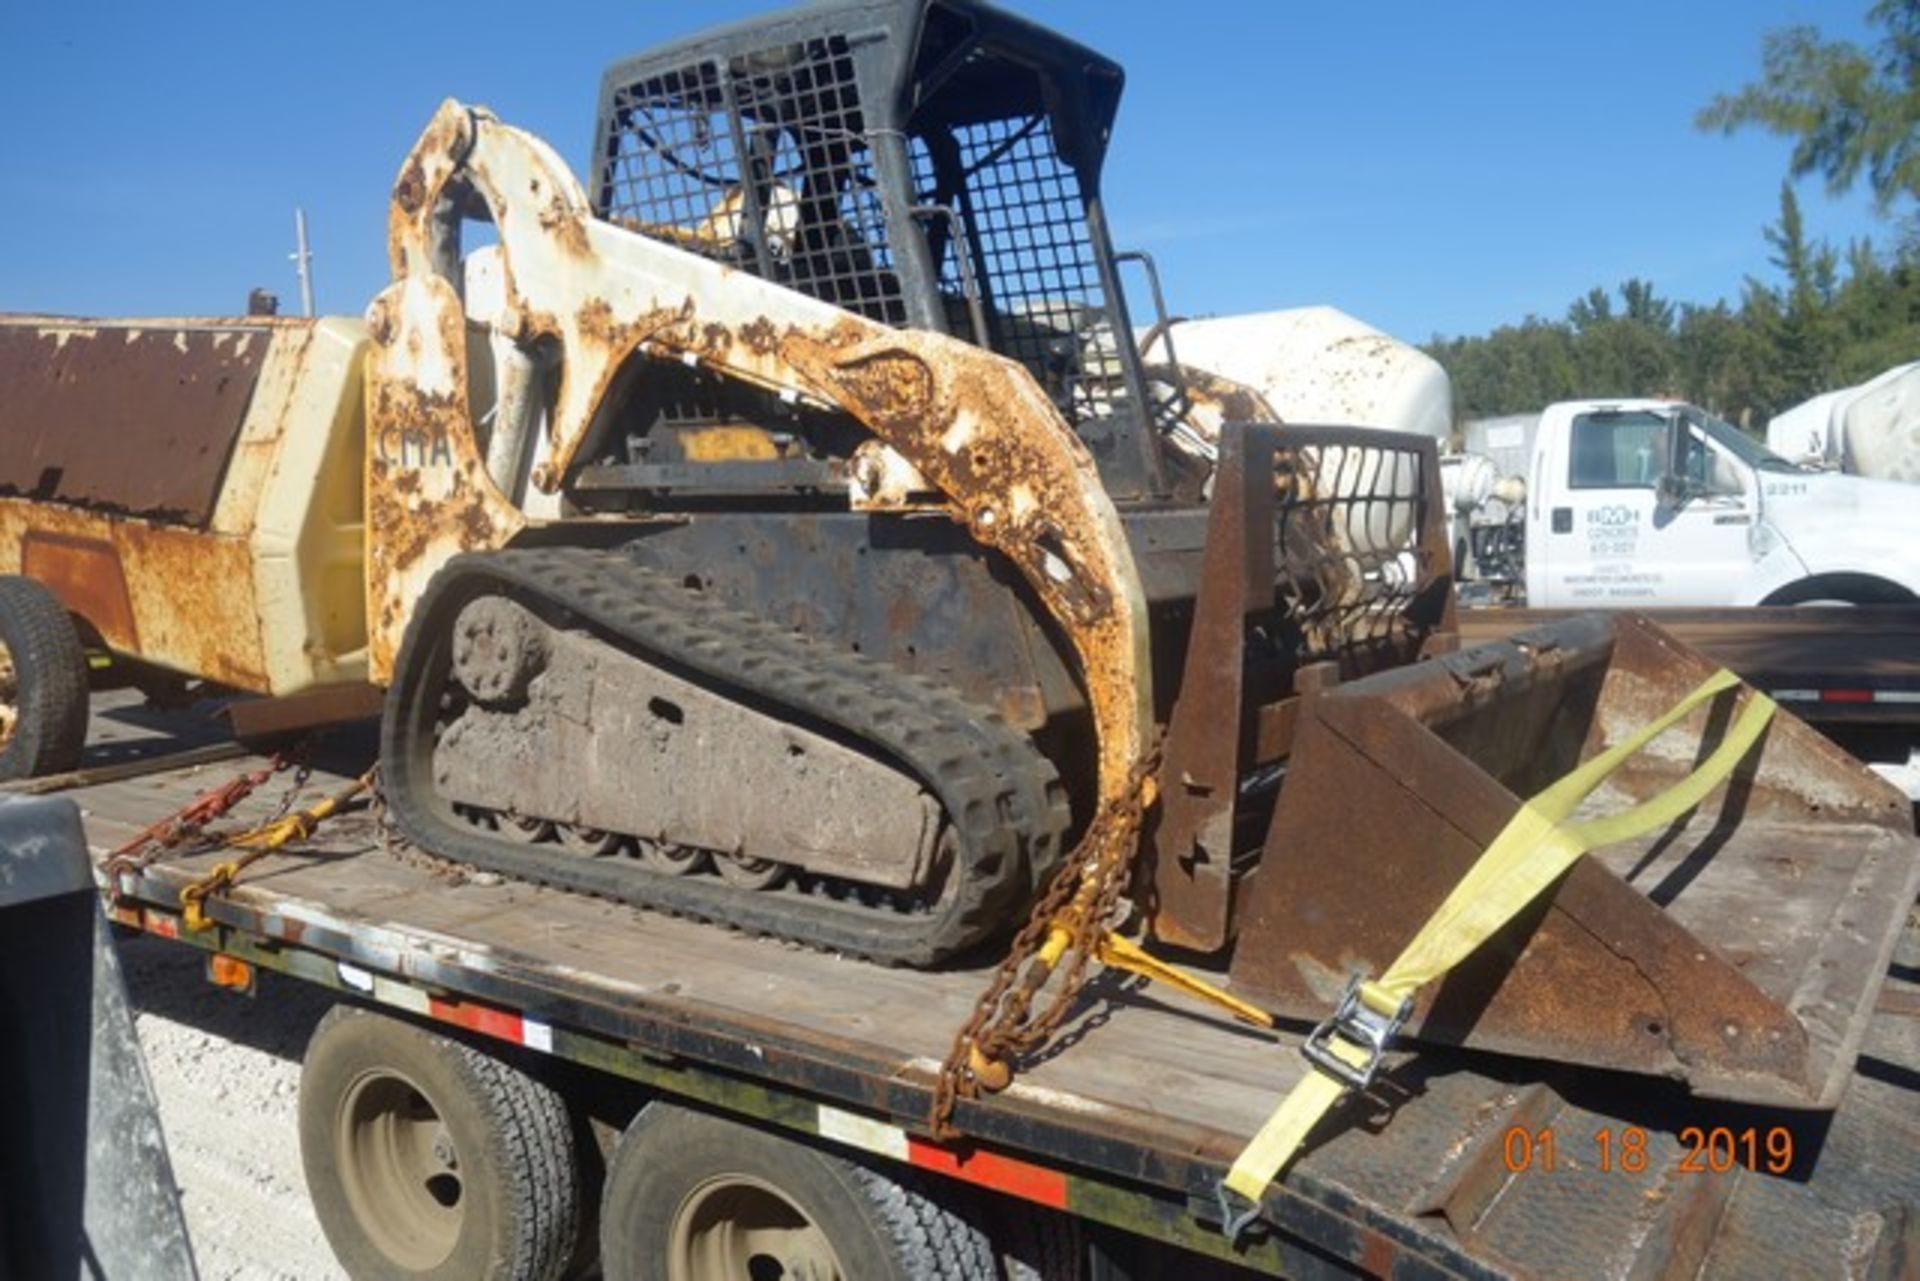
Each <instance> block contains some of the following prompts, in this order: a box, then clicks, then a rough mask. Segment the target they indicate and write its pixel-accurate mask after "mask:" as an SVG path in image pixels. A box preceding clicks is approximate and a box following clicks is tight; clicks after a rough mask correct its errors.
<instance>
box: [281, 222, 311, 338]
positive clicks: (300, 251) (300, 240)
mask: <svg viewBox="0 0 1920 1281" xmlns="http://www.w3.org/2000/svg"><path fill="white" fill-rule="evenodd" d="M293 242H294V245H295V248H294V251H293V252H292V253H291V254H289V255H287V256H288V257H290V258H292V259H293V265H294V267H295V269H296V270H298V271H299V273H300V313H301V314H302V315H304V316H311V315H312V314H313V254H312V253H311V252H309V251H308V249H307V211H306V210H304V209H302V208H300V207H299V206H298V205H295V206H294V209H293Z"/></svg>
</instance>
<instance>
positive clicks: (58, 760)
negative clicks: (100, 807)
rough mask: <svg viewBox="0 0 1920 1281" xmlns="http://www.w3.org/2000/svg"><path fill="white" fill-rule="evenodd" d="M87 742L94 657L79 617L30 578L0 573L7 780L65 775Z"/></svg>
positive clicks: (0, 739) (1, 748)
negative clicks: (84, 641) (89, 679)
mask: <svg viewBox="0 0 1920 1281" xmlns="http://www.w3.org/2000/svg"><path fill="white" fill-rule="evenodd" d="M86 744H87V655H86V651H85V650H83V649H82V648H81V647H80V634H79V632H77V631H76V630H75V629H74V626H73V619H72V617H71V616H69V615H68V613H67V608H66V606H64V605H62V604H61V603H60V602H59V600H58V599H57V598H56V597H55V596H54V594H53V593H52V592H50V591H48V590H47V589H46V587H45V586H43V585H42V584H40V583H39V582H36V581H35V580H33V579H31V578H21V577H19V576H18V575H13V574H7V575H0V781H5V780H8V779H17V778H33V777H35V776H37V775H40V774H58V773H61V772H63V771H65V770H70V769H74V768H75V767H77V766H78V765H79V764H80V753H81V751H82V749H84V748H85V747H86Z"/></svg>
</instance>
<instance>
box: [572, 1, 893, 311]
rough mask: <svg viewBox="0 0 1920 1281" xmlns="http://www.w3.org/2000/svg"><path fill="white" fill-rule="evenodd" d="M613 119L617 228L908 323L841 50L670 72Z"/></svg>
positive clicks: (608, 182) (820, 44)
mask: <svg viewBox="0 0 1920 1281" xmlns="http://www.w3.org/2000/svg"><path fill="white" fill-rule="evenodd" d="M612 107H613V110H612V113H611V117H610V124H609V134H608V137H607V138H606V139H605V148H604V153H603V155H604V161H603V163H604V166H605V167H604V169H603V171H602V182H601V192H602V205H603V209H602V213H603V216H604V217H606V218H607V219H608V220H609V221H612V222H616V223H619V224H621V225H623V226H626V227H629V228H631V229H633V230H635V231H640V232H643V233H645V234H647V235H651V236H655V237H658V238H660V239H663V240H667V241H670V242H671V243H674V244H677V245H679V246H680V247H682V248H684V249H689V250H692V251H693V252H695V253H699V254H703V255H705V256H706V257H709V258H713V259H717V260H719V261H721V262H726V263H729V264H731V265H734V266H738V267H743V268H746V269H747V270H750V271H753V272H754V273H755V274H757V275H760V276H764V277H765V278H767V279H769V280H774V281H777V282H779V283H780V284H783V285H786V286H789V287H791V288H794V289H798V290H801V291H802V292H804V293H808V294H811V295H813V296H814V297H816V298H820V299H822V300H824V301H826V302H831V303H833V304H835V305H836V306H840V307H845V308H847V309H848V310H851V311H857V312H860V313H861V314H863V315H866V316H868V317H871V318H872V319H874V320H879V321H882V322H885V323H887V324H902V323H904V322H905V320H906V309H905V307H904V306H903V305H902V302H901V289H900V280H899V277H898V276H897V275H896V274H895V273H894V271H893V257H892V253H891V250H890V247H889V244H888V238H887V225H886V221H885V218H884V216H883V214H882V210H881V203H880V197H879V193H878V191H877V190H876V188H875V184H874V176H873V170H872V164H871V158H870V156H869V154H868V150H867V144H866V139H865V137H864V136H863V130H864V128H865V125H864V122H863V120H862V117H861V111H860V101H859V93H858V90H857V86H856V84H855V75H854V63H853V58H852V57H851V55H850V54H849V53H848V51H847V46H846V41H845V40H844V39H841V38H840V37H831V38H827V39H822V40H812V41H808V42H806V43H804V44H795V45H789V46H786V47H784V48H781V49H776V50H771V51H767V52H764V53H760V54H754V55H750V56H747V57H743V58H736V59H733V60H732V62H731V63H730V64H729V66H728V67H727V68H723V67H721V66H720V65H718V64H708V65H705V66H700V67H691V68H686V69H684V70H679V71H671V72H667V73H664V74H661V75H657V76H654V77H651V78H649V79H645V80H641V81H638V82H636V83H634V84H631V85H628V86H626V87H624V88H622V89H620V90H618V91H616V92H615V94H614V97H613V104H612ZM730 108H731V109H730ZM736 113H737V114H736Z"/></svg>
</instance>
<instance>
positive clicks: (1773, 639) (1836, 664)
mask: <svg viewBox="0 0 1920 1281" xmlns="http://www.w3.org/2000/svg"><path fill="white" fill-rule="evenodd" d="M1579 612H1580V611H1579V610H1572V609H1508V608H1502V607H1498V606H1486V607H1481V608H1473V609H1466V608H1463V609H1461V610H1460V611H1459V623H1460V641H1461V644H1463V645H1477V644H1480V643H1481V642H1483V641H1489V640H1499V639H1500V638H1502V637H1505V636H1511V635H1512V634H1513V633H1515V632H1518V631H1524V630H1526V629H1528V628H1533V627H1540V626H1544V625H1546V624H1548V623H1553V622H1556V621H1558V620H1560V619H1563V618H1572V617H1573V616H1575V615H1576V614H1578V613H1579ZM1640 612H1641V613H1643V614H1644V615H1645V616H1646V617H1647V618H1648V619H1650V620H1651V621H1653V622H1655V623H1658V624H1659V625H1660V626H1661V628H1662V629H1664V630H1665V631H1666V632H1667V633H1668V634H1669V635H1671V636H1672V637H1673V638H1674V639H1676V640H1678V641H1681V642H1682V643H1684V644H1686V645H1688V646H1691V647H1692V648H1694V649H1697V650H1699V651H1700V652H1701V653H1702V654H1705V655H1706V656H1707V657H1709V658H1711V659H1713V660H1715V661H1716V662H1719V663H1724V664H1725V665H1726V666H1727V667H1729V668H1731V669H1732V670H1734V671H1735V672H1738V673H1739V674H1740V677H1741V679H1742V680H1745V681H1746V682H1747V683H1748V684H1750V685H1755V686H1758V687H1759V688H1760V689H1763V690H1765V691H1766V692H1767V693H1768V694H1769V695H1770V696H1771V697H1772V698H1773V699H1775V700H1776V701H1777V702H1779V703H1780V704H1781V705H1782V706H1784V707H1786V708H1787V709H1788V710H1789V711H1791V712H1793V713H1794V715H1796V716H1798V717H1800V719H1802V720H1804V721H1807V722H1809V723H1811V724H1815V725H1818V726H1820V727H1821V728H1822V729H1826V730H1829V731H1834V730H1839V731H1845V730H1850V729H1865V728H1869V727H1879V728H1889V729H1894V728H1897V729H1902V730H1904V731H1905V732H1906V736H1907V737H1908V738H1912V737H1913V736H1914V734H1915V732H1916V731H1920V605H1869V606H1860V607H1853V606H1846V605H1836V606H1778V607H1771V606H1770V607H1754V608H1747V609H1649V610H1642V611H1640Z"/></svg>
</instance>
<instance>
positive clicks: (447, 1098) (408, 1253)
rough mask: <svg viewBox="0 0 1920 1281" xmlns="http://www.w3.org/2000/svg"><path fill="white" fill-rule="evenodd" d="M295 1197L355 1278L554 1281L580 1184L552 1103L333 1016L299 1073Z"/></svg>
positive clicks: (455, 1056) (360, 1015)
mask: <svg viewBox="0 0 1920 1281" xmlns="http://www.w3.org/2000/svg"><path fill="white" fill-rule="evenodd" d="M300 1157H301V1163H302V1165H304V1166H305V1168H306V1174H307V1191H308V1194H309V1196H310V1197H311V1198H312V1200H313V1207H314V1210H315V1212H316V1213H317V1215H318V1216H319V1219H320V1226H321V1228H322V1229H324V1230H325V1232H326V1234H327V1242H328V1244H330V1245H331V1246H332V1247H333V1252H334V1254H335V1255H336V1256H338V1258H339V1260H340V1263H341V1265H342V1266H343V1267H345V1268H346V1270H347V1272H348V1273H349V1274H350V1275H352V1276H354V1277H417V1278H445V1281H464V1279H466V1278H490V1279H496V1281H554V1279H555V1278H558V1277H559V1276H560V1275H561V1274H562V1273H563V1272H564V1271H565V1269H566V1267H567V1264H568V1262H569V1261H570V1260H571V1259H572V1258H573V1255H574V1251H575V1248H576V1246H577V1244H578V1237H579V1233H580V1219H581V1199H582V1198H581V1192H580V1184H581V1176H580V1166H579V1162H578V1161H577V1160H576V1154H575V1152H574V1145H573V1127H572V1125H571V1123H570V1122H569V1120H568V1115H567V1109H566V1105H565V1104H564V1103H562V1102H561V1099H560V1096H559V1095H557V1094H555V1093H554V1092H553V1091H552V1090H550V1089H548V1088H547V1087H546V1086H544V1085H541V1084H540V1083H539V1082H537V1081H535V1080H533V1079H532V1078H531V1077H529V1076H527V1075H526V1074H525V1073H523V1072H520V1071H519V1070H517V1069H516V1068H513V1067H511V1066H509V1065H508V1064H506V1063H503V1062H501V1061H500V1060H499V1059H496V1058H493V1057H491V1056H490V1055H487V1054H483V1053H481V1052H480V1051H479V1050H476V1049H473V1048H471V1047H469V1046H465V1045H461V1044H460V1043H458V1042H456V1041H451V1040H448V1039H447V1038H446V1037H443V1036H439V1035H437V1034H435V1033H433V1032H429V1031H426V1030H425V1029H422V1028H417V1027H414V1026H413V1025H412V1024H409V1023H403V1022H401V1021H400V1020H398V1019H394V1018H389V1017H387V1016H385V1015H382V1014H375V1013H372V1012H371V1011H367V1010H361V1009H357V1008H355V1007H353V1006H346V1005H340V1006H335V1007H334V1008H333V1009H332V1010H331V1011H329V1012H328V1014H327V1016H326V1017H325V1018H323V1019H321V1020H320V1025H319V1026H318V1027H316V1028H315V1029H314V1033H313V1039H312V1040H311V1041H310V1042H309V1043H308V1045H307V1056H306V1061H305V1064H304V1065H303V1066H302V1068H301V1071H300Z"/></svg>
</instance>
